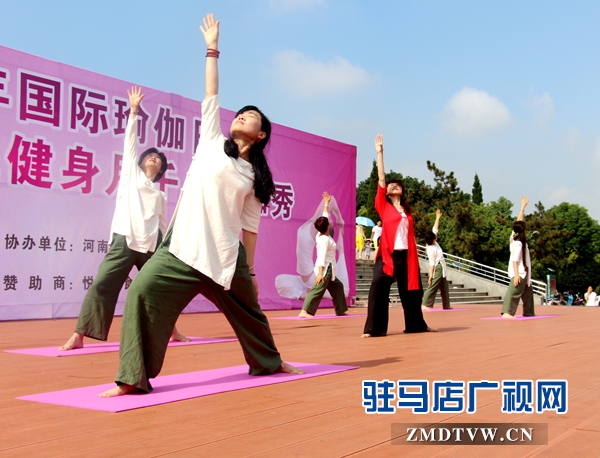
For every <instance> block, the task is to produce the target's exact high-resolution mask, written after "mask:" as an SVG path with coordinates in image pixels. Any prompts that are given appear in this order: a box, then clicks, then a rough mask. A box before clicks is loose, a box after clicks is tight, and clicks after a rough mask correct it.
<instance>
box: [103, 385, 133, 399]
mask: <svg viewBox="0 0 600 458" xmlns="http://www.w3.org/2000/svg"><path fill="white" fill-rule="evenodd" d="M135 391H138V387H137V386H135V385H117V386H115V387H114V388H111V389H110V390H108V391H105V392H104V393H100V394H99V395H98V396H100V397H101V398H114V397H117V396H124V395H126V394H130V393H133V392H135Z"/></svg>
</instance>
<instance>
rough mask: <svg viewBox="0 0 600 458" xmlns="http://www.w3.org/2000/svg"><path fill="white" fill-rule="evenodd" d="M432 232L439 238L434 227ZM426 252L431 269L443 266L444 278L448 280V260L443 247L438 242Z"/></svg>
mask: <svg viewBox="0 0 600 458" xmlns="http://www.w3.org/2000/svg"><path fill="white" fill-rule="evenodd" d="M432 230H433V233H434V234H435V235H436V236H437V233H438V230H437V228H436V227H434V228H433V229H432ZM426 250H427V258H428V259H429V267H436V266H437V265H438V264H441V265H442V269H443V274H442V276H443V277H444V278H446V260H445V259H444V251H443V250H442V247H441V246H440V245H439V244H438V243H437V241H436V242H435V243H434V244H433V245H427V248H426Z"/></svg>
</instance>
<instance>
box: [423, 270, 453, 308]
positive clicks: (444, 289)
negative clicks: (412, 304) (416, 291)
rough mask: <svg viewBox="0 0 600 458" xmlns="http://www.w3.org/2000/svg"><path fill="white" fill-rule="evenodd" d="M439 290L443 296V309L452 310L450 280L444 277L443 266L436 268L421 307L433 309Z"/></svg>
mask: <svg viewBox="0 0 600 458" xmlns="http://www.w3.org/2000/svg"><path fill="white" fill-rule="evenodd" d="M438 289H439V290H440V294H441V295H442V307H443V308H445V309H449V308H450V291H449V290H448V280H446V278H445V277H444V268H443V267H442V265H441V264H438V265H437V266H436V268H435V271H434V274H433V278H432V279H431V285H429V286H428V287H427V289H426V290H425V294H423V301H422V302H421V305H424V306H425V307H428V308H431V307H433V304H434V303H435V295H436V294H437V291H438Z"/></svg>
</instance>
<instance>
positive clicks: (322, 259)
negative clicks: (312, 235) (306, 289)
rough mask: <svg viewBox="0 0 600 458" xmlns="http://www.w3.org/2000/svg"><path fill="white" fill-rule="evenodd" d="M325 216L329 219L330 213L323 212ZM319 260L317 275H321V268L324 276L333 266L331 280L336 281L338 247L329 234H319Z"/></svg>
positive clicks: (316, 262) (316, 266) (316, 264)
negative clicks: (336, 253)
mask: <svg viewBox="0 0 600 458" xmlns="http://www.w3.org/2000/svg"><path fill="white" fill-rule="evenodd" d="M323 216H324V217H325V218H327V219H329V212H323ZM316 242H317V260H316V261H315V275H319V267H323V276H325V274H326V273H327V269H328V268H329V265H330V264H331V279H332V280H335V271H336V267H337V266H336V263H335V252H336V250H337V245H336V243H335V241H334V240H333V239H332V238H331V237H330V236H329V235H328V234H317V237H316Z"/></svg>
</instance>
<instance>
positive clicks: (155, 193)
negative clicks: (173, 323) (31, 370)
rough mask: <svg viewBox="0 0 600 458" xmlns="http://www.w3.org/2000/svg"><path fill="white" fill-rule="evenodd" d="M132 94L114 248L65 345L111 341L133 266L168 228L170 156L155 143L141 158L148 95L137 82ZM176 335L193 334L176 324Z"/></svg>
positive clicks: (143, 259) (151, 250) (140, 262)
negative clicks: (141, 122)
mask: <svg viewBox="0 0 600 458" xmlns="http://www.w3.org/2000/svg"><path fill="white" fill-rule="evenodd" d="M127 95H128V96H129V106H130V111H129V119H128V120H127V129H126V131H125V145H124V147H123V161H122V164H121V176H120V178H119V189H118V191H117V204H116V208H115V213H114V215H113V220H112V224H111V228H110V240H109V243H110V251H109V252H108V253H107V255H106V256H105V257H104V260H103V261H102V263H101V264H100V266H99V267H98V273H97V274H96V278H94V282H93V283H92V285H91V286H90V289H89V290H88V292H87V294H86V295H85V298H84V300H83V304H82V305H81V310H80V311H79V319H78V320H77V325H76V327H75V332H74V333H73V335H72V336H71V338H70V339H69V340H68V341H67V343H66V344H64V345H63V346H62V347H60V348H59V350H74V349H76V348H82V347H83V339H84V337H86V336H87V337H91V338H93V339H97V340H102V341H106V340H107V338H108V331H109V330H110V326H111V324H112V320H113V315H114V314H115V307H116V305H117V300H118V299H119V293H120V292H121V288H122V287H123V284H124V283H125V281H126V280H127V276H128V275H129V272H131V269H132V268H133V267H134V266H135V267H136V268H137V269H138V271H139V270H140V269H141V268H142V267H143V266H144V264H146V262H147V261H148V260H149V259H150V257H151V256H152V255H153V254H154V251H155V250H156V248H157V247H158V245H160V242H161V240H162V237H163V236H164V234H165V232H166V213H167V196H165V193H164V192H162V191H161V190H160V187H159V186H158V185H157V184H156V182H157V181H158V180H160V179H161V178H162V176H163V175H164V173H165V172H166V171H167V158H166V157H165V155H164V154H163V153H161V152H160V151H158V150H157V149H156V148H149V149H147V150H146V151H144V152H143V153H142V154H141V155H140V158H139V159H137V150H138V136H137V131H138V124H137V119H138V118H137V114H138V110H139V107H140V103H141V102H142V99H143V98H144V94H142V88H141V87H138V86H134V87H133V88H132V89H131V91H127ZM171 340H178V341H181V342H189V340H190V339H188V338H187V337H185V336H183V335H181V334H180V333H179V332H177V328H173V332H172V335H171Z"/></svg>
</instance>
